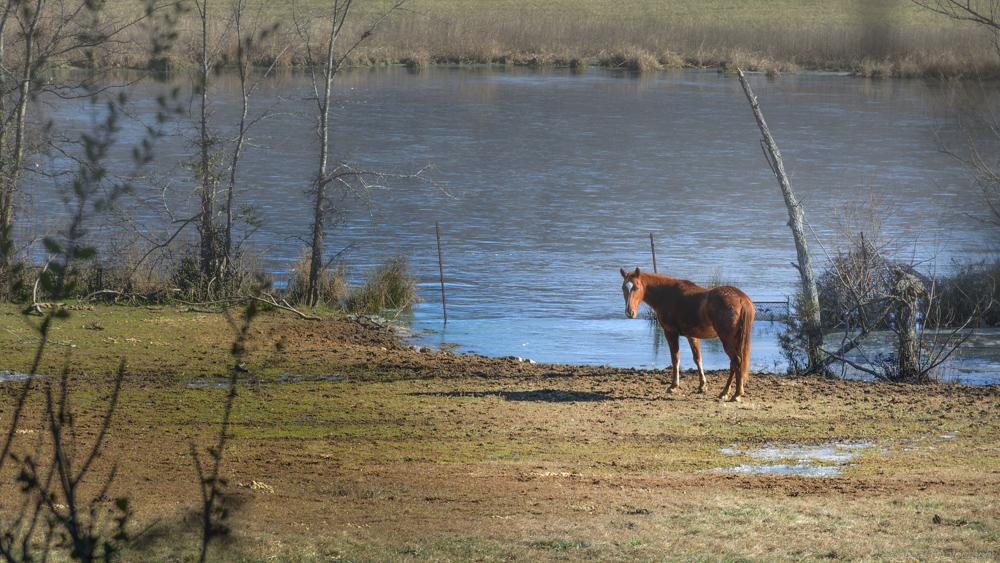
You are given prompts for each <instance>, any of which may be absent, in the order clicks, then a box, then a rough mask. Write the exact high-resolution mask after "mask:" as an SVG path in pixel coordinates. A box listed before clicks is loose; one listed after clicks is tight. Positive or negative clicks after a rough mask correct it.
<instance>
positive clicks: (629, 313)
mask: <svg viewBox="0 0 1000 563" xmlns="http://www.w3.org/2000/svg"><path fill="white" fill-rule="evenodd" d="M621 271H622V278H624V280H625V281H623V282H622V294H624V295H625V316H626V317H628V318H630V319H634V318H635V315H636V312H635V311H636V309H637V308H638V307H639V303H641V302H642V296H643V295H645V293H646V288H645V287H643V285H642V282H641V281H640V280H639V268H636V269H634V270H632V271H631V272H628V273H626V272H625V268H622V269H621Z"/></svg>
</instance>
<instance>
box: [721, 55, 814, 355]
mask: <svg viewBox="0 0 1000 563" xmlns="http://www.w3.org/2000/svg"><path fill="white" fill-rule="evenodd" d="M737 72H738V74H739V77H740V84H741V85H742V86H743V93H744V94H746V96H747V100H749V101H750V108H751V109H753V116H754V118H755V119H756V120H757V126H758V127H759V128H760V132H761V134H762V135H763V136H764V138H763V139H762V140H761V142H760V144H761V148H763V150H764V156H765V157H766V158H767V163H768V165H769V166H770V167H771V172H773V173H774V177H775V178H777V179H778V186H779V187H780V188H781V195H782V196H783V197H784V199H785V207H786V208H788V226H789V227H790V228H791V229H792V238H794V239H795V251H796V254H797V255H798V264H794V263H793V264H792V265H793V266H795V268H796V269H797V270H798V271H799V276H800V277H801V278H802V293H803V297H804V298H805V303H804V308H805V310H804V311H801V313H803V314H804V317H805V320H804V323H803V324H804V329H805V333H806V339H807V343H806V354H807V355H808V357H809V366H808V367H807V371H813V370H814V369H816V368H817V367H819V366H822V364H823V355H824V354H823V331H822V325H821V324H820V314H819V313H820V308H819V291H818V290H817V289H816V277H815V276H814V275H813V269H812V263H811V261H810V260H809V245H808V244H806V234H805V227H804V225H805V213H804V212H803V211H802V204H800V203H799V202H798V200H797V199H796V198H795V192H793V191H792V185H791V183H790V182H789V181H788V176H787V175H786V174H785V166H784V164H783V163H782V161H781V152H780V151H778V145H777V144H776V143H775V142H774V138H773V137H772V136H771V132H770V131H769V130H768V128H767V123H765V122H764V115H763V114H762V113H761V111H760V106H759V105H758V104H757V98H756V97H755V96H754V95H753V91H752V90H751V89H750V84H749V83H747V80H746V76H744V75H743V71H742V70H738V71H737Z"/></svg>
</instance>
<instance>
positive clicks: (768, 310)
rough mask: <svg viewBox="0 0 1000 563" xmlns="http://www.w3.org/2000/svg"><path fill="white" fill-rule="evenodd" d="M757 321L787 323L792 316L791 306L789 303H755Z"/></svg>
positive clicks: (755, 318)
mask: <svg viewBox="0 0 1000 563" xmlns="http://www.w3.org/2000/svg"><path fill="white" fill-rule="evenodd" d="M753 305H754V307H755V308H756V309H757V314H756V315H754V320H757V321H785V320H788V317H789V316H791V305H790V304H789V303H788V301H754V302H753Z"/></svg>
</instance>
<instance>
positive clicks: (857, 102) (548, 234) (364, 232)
mask: <svg viewBox="0 0 1000 563" xmlns="http://www.w3.org/2000/svg"><path fill="white" fill-rule="evenodd" d="M750 80H751V82H752V83H753V87H754V91H755V92H756V94H757V96H758V98H759V101H760V103H761V107H762V109H763V111H764V115H765V117H766V118H767V119H768V124H769V126H770V128H771V132H772V134H773V135H774V136H775V138H776V140H777V142H778V143H779V146H780V148H781V150H782V154H783V157H784V159H785V166H786V169H787V170H788V171H789V174H790V175H791V180H792V184H793V187H794V189H795V191H796V193H797V195H798V197H799V200H800V201H801V202H802V203H803V205H804V206H805V210H806V217H807V219H808V221H809V226H810V228H811V231H812V232H813V233H814V235H815V237H816V238H815V239H814V240H813V241H810V244H811V245H812V248H813V251H814V254H815V259H816V260H817V261H820V262H821V261H822V259H823V258H822V257H823V255H824V253H825V252H832V251H833V249H835V248H836V242H837V240H838V239H839V238H840V237H841V235H840V232H841V227H842V225H840V224H838V222H837V220H836V213H835V212H834V210H835V209H836V208H838V207H840V206H842V205H843V204H844V202H845V201H847V200H848V199H851V198H853V197H855V195H856V194H857V193H858V192H859V187H860V186H865V185H873V184H874V185H879V186H882V187H883V189H884V191H885V194H886V199H887V200H888V201H890V202H892V203H893V204H895V205H894V212H893V214H892V215H891V216H888V217H885V218H884V229H885V231H886V232H891V233H893V236H894V237H895V239H896V240H898V241H899V242H900V248H901V252H903V253H904V254H905V255H906V256H907V257H912V258H913V259H914V260H915V261H917V262H919V263H920V264H921V265H922V266H921V267H923V268H924V269H925V270H933V269H935V267H936V266H935V264H940V265H942V268H943V267H944V266H947V265H948V264H950V262H951V260H952V259H953V258H962V259H966V258H970V257H971V258H975V257H979V256H982V253H983V252H984V245H983V243H982V241H981V239H980V233H979V232H978V229H979V228H978V227H977V226H976V225H975V224H974V222H972V221H970V220H969V219H968V215H969V214H970V213H973V214H974V213H975V212H976V209H975V208H974V202H975V198H974V195H975V194H974V192H975V188H974V187H970V184H969V181H968V179H967V178H966V176H965V174H964V171H963V170H962V169H961V167H960V166H959V165H958V164H957V163H956V162H955V161H953V160H952V159H951V158H950V157H948V156H947V155H944V154H942V153H940V152H939V151H938V150H937V144H936V137H935V134H934V131H933V130H932V127H931V123H930V121H929V117H928V116H929V115H930V114H932V113H933V111H934V107H935V106H934V98H933V95H934V87H933V85H932V84H931V83H925V82H922V81H916V80H908V81H899V80H877V81H872V80H863V79H858V78H853V77H848V76H837V75H828V74H816V73H801V74H796V75H788V76H782V77H781V78H780V79H778V80H768V79H765V78H763V77H762V76H757V75H754V76H751V77H750ZM219 84H220V90H217V92H218V94H217V95H218V96H219V99H220V100H221V99H227V98H233V99H235V95H236V91H235V89H234V88H233V87H232V86H227V85H226V84H227V82H226V81H225V77H223V78H221V79H220V83H219ZM174 85H175V84H158V83H150V84H144V85H141V86H137V87H135V88H133V93H132V99H133V100H135V106H136V107H135V108H134V109H135V111H136V112H138V113H142V112H146V113H151V112H152V111H154V110H155V107H156V104H155V99H156V96H157V95H159V94H160V93H162V92H163V91H165V90H167V89H169V88H171V87H173V86H174ZM226 88H230V90H227V89H226ZM188 89H189V88H188ZM309 90H310V86H309V83H308V81H307V80H306V79H305V77H304V76H302V75H301V74H297V73H295V72H288V73H283V74H281V75H279V76H277V77H276V78H275V79H274V80H271V81H268V82H267V83H266V84H265V85H264V86H263V87H262V89H261V90H260V91H259V92H260V97H259V98H258V104H259V106H258V108H263V107H271V105H272V104H277V106H276V107H277V109H278V110H279V111H281V112H283V113H282V115H283V117H282V118H281V119H271V120H264V121H262V122H260V123H259V124H258V125H257V128H256V129H255V130H254V133H253V134H254V136H255V146H261V147H265V148H262V149H254V150H252V151H250V152H248V154H247V156H246V158H245V160H244V162H245V165H246V168H245V169H244V172H243V174H244V180H245V183H246V186H245V187H246V190H247V191H246V192H244V197H246V198H247V199H248V200H249V201H253V202H255V203H258V204H259V205H260V206H261V218H262V220H263V227H262V228H261V229H260V230H259V231H257V233H256V234H255V235H254V237H255V238H254V240H255V241H256V245H257V247H258V248H260V249H266V253H267V258H268V260H269V262H268V263H269V264H270V267H271V268H272V269H273V270H274V271H276V272H277V273H278V277H279V280H280V279H282V277H283V275H284V272H287V271H288V270H289V269H290V268H291V263H292V262H293V261H294V260H295V259H296V258H298V257H299V256H300V255H301V253H302V243H301V242H300V241H302V240H305V239H307V238H308V227H309V224H308V220H307V219H304V218H307V217H309V216H310V204H309V201H308V200H307V198H306V197H305V196H304V195H303V190H304V188H305V187H307V186H308V185H309V184H310V182H311V180H312V174H313V170H314V169H315V166H314V164H313V162H314V160H315V159H316V151H317V148H316V144H315V142H314V140H313V133H312V127H311V124H310V122H309V121H308V116H309V115H311V113H310V112H311V111H314V102H312V101H310V100H309V98H308V96H309ZM337 96H338V97H339V100H340V102H341V110H340V111H339V113H338V115H337V117H336V120H335V133H334V134H335V145H336V150H337V151H338V152H339V154H340V155H342V156H346V155H350V157H351V158H352V159H353V160H354V161H356V162H357V163H358V164H360V165H362V166H364V167H372V168H379V169H384V170H397V171H408V170H411V169H414V168H418V167H420V166H422V165H424V164H426V163H433V164H434V165H435V166H436V172H435V173H434V174H433V179H434V180H435V182H436V185H434V186H430V185H425V184H411V183H405V182H400V183H397V184H395V185H393V186H392V189H391V190H385V191H380V192H378V193H376V194H374V196H375V200H376V202H377V204H378V210H377V212H376V214H375V220H376V221H375V223H374V225H373V223H372V221H371V218H370V216H369V214H368V213H367V211H366V210H365V209H364V208H363V207H362V206H360V205H357V206H355V207H354V208H353V209H351V208H350V205H348V210H349V213H348V214H347V215H346V217H345V222H344V223H343V224H342V226H340V227H338V229H337V230H335V231H334V232H333V233H331V236H330V237H329V239H328V246H329V247H330V248H331V249H342V248H348V247H349V246H350V247H351V248H350V250H349V252H348V253H347V256H346V259H347V260H348V262H349V263H351V264H353V265H356V266H357V271H356V273H358V274H359V275H360V272H361V270H362V269H363V268H364V267H365V266H366V265H369V264H377V263H379V262H381V260H382V258H383V257H384V256H386V255H390V254H395V255H403V256H406V257H408V258H409V259H410V260H411V263H412V265H413V267H414V271H415V273H416V274H417V275H418V276H419V278H420V290H421V296H422V298H423V299H424V302H423V303H421V304H420V305H419V306H418V307H416V309H415V311H414V312H413V315H412V317H411V318H412V320H413V322H414V324H415V325H416V328H417V329H419V330H424V329H427V330H431V331H433V332H434V334H433V335H432V336H430V337H428V339H427V341H428V344H432V345H433V344H435V343H436V344H444V343H457V344H459V345H460V350H463V351H469V350H472V351H476V352H478V353H481V354H489V355H498V356H506V355H517V356H524V357H529V358H532V359H535V360H537V361H546V362H560V363H587V364H597V365H601V364H610V365H617V366H636V367H639V366H643V367H647V368H654V367H655V368H661V367H665V366H666V365H667V364H669V353H668V352H667V350H666V348H665V347H664V346H662V345H661V343H660V341H659V340H658V339H657V338H655V337H654V336H653V335H652V334H650V329H649V328H648V326H647V325H646V324H645V323H643V322H642V321H629V320H628V319H625V318H624V314H623V312H622V309H623V303H621V299H622V297H621V293H620V283H621V278H620V276H619V273H618V269H619V268H620V267H627V268H629V269H631V268H633V267H636V266H639V267H641V268H644V269H648V270H651V269H652V267H651V264H652V260H651V256H650V246H649V242H650V241H649V237H650V234H652V235H653V237H654V239H655V242H656V249H657V265H658V266H659V270H660V271H661V272H666V273H670V274H671V275H675V276H678V277H683V278H686V279H691V280H693V281H695V282H701V283H704V282H706V281H707V280H709V279H710V278H713V277H721V278H722V279H723V281H724V282H725V283H729V284H732V285H736V286H738V287H740V288H741V289H743V290H744V291H745V292H746V293H747V294H748V295H749V296H750V297H751V298H752V299H754V300H755V301H784V300H785V299H786V298H787V297H788V296H789V295H791V294H792V293H793V292H794V291H795V287H796V283H797V272H796V271H795V269H794V268H793V267H792V266H791V263H792V262H794V261H795V249H794V246H793V244H792V241H791V236H790V235H789V231H788V228H787V226H786V223H787V221H788V217H787V212H786V210H785V207H784V204H783V202H782V199H781V196H780V192H779V190H778V188H777V184H776V182H775V179H774V177H773V175H772V174H771V172H770V170H769V169H768V167H767V165H766V163H765V162H764V159H763V157H762V155H761V152H760V147H759V142H758V140H759V136H760V133H759V131H758V129H757V126H756V124H755V122H754V120H753V116H752V113H751V112H750V109H749V107H748V106H747V103H746V99H745V98H744V97H743V92H742V89H741V88H740V86H739V82H738V81H737V79H736V78H735V77H733V76H731V75H726V74H718V73H715V72H704V71H697V70H684V71H669V72H657V73H647V74H643V75H641V76H636V75H630V74H627V73H621V72H616V71H609V70H606V69H596V68H593V69H587V70H586V72H584V73H578V74H574V73H571V72H570V71H569V70H568V69H552V68H547V69H527V68H510V67H499V68H496V67H489V68H482V67H480V68H473V69H469V68H467V67H462V68H454V67H433V68H429V69H426V70H423V71H421V72H419V73H411V72H407V71H406V70H405V69H402V68H389V69H374V70H360V71H352V72H346V73H344V74H343V75H342V76H341V77H340V78H338V79H337ZM83 109H84V108H82V107H80V106H79V105H74V104H73V103H72V102H58V103H55V104H53V105H52V106H48V107H47V110H46V111H47V112H48V117H50V118H51V119H52V120H53V122H54V124H55V125H56V126H57V127H59V128H67V127H72V126H78V127H86V126H87V124H88V120H89V118H88V113H87V112H86V111H82V110H83ZM214 109H215V111H216V113H215V114H214V119H215V123H216V124H217V126H218V127H219V128H220V129H225V127H226V124H231V123H234V122H235V111H237V109H238V104H225V103H220V104H218V105H216V106H215V108H214ZM258 111H260V109H258ZM296 116H301V118H297V117H296ZM74 124H75V125H74ZM938 125H941V124H938ZM127 131H128V128H126V133H127ZM941 131H942V132H943V133H944V134H947V132H948V129H947V124H944V127H943V128H942V129H941ZM190 151H191V148H190V145H188V144H187V143H186V141H184V139H183V138H181V137H177V138H167V139H164V140H163V141H162V142H161V143H160V145H159V146H158V150H157V156H158V157H159V159H160V165H161V166H163V167H164V168H166V167H168V166H170V165H172V164H173V163H174V162H175V161H176V160H178V159H181V158H184V157H185V155H187V154H189V153H190ZM56 157H57V155H56V156H53V158H56ZM129 163H130V157H129V155H128V154H126V153H125V152H123V153H122V155H121V167H122V168H125V167H126V166H127V164H129ZM181 176H183V175H181ZM56 187H57V186H54V185H51V184H48V183H43V185H40V186H37V190H35V191H34V193H35V194H36V197H35V198H34V201H33V207H32V208H31V210H30V213H29V214H30V216H31V218H32V221H35V223H34V227H33V229H34V232H35V233H38V232H40V231H44V230H45V229H48V228H54V227H52V226H53V225H58V222H59V221H58V219H57V218H56V217H54V216H53V215H54V214H58V213H60V212H64V210H65V208H64V207H63V206H62V205H61V203H60V202H61V201H62V200H61V196H60V195H59V193H58V192H57V191H56V189H55V188H56ZM137 193H139V195H145V196H148V197H150V198H153V196H155V194H156V193H157V192H156V191H155V190H153V189H152V188H151V187H148V188H145V189H144V188H143V187H142V186H138V187H137ZM190 194H191V186H190V185H188V184H187V182H186V180H184V179H183V178H180V177H179V178H177V179H176V181H175V185H174V187H173V188H172V191H170V192H169V197H170V198H172V200H171V201H170V204H171V205H172V206H174V207H175V208H176V209H175V215H174V217H188V216H191V215H192V213H193V211H192V210H193V206H194V205H196V202H195V201H194V200H193V199H191V198H190V197H189V196H190ZM342 203H344V204H345V205H346V204H350V202H349V201H345V202H342ZM185 206H188V208H187V209H185ZM161 215H163V214H162V213H161V214H159V215H158V214H156V213H152V212H149V213H147V214H146V215H144V216H143V217H142V218H143V220H145V221H150V222H153V221H155V220H157V218H158V217H160V216H161ZM163 216H164V217H166V216H165V215H163ZM435 222H439V223H440V230H441V239H442V241H441V244H442V247H443V248H442V249H443V255H444V277H445V280H444V281H445V290H446V293H447V305H448V323H447V325H445V323H444V322H443V314H442V305H441V293H440V289H439V288H440V286H439V283H440V280H439V277H438V264H437V246H436V241H435V228H434V226H435ZM163 226H164V228H167V227H169V226H170V224H169V222H165V223H164V225H163ZM22 240H23V239H22ZM351 245H353V246H351ZM929 273H932V272H929ZM775 334H776V329H775V327H774V325H773V324H772V323H766V322H758V323H756V324H755V327H754V334H753V356H752V364H753V365H754V367H755V368H758V369H774V368H775V366H776V365H778V364H780V363H781V359H780V354H778V353H777V345H776V340H775ZM684 348H686V347H684ZM703 352H704V355H705V364H706V367H707V368H709V369H719V368H724V367H727V366H728V363H729V362H728V358H726V357H725V355H724V354H723V353H722V352H721V347H719V346H718V345H717V341H715V342H713V341H709V342H705V343H704V348H703ZM681 357H682V360H681V361H682V363H683V364H684V365H685V366H688V367H690V366H691V363H690V352H689V351H687V350H686V349H684V350H682V355H681ZM962 361H963V362H966V360H962ZM965 365H973V364H970V363H965V364H963V366H965ZM974 369H979V368H978V367H976V368H974ZM989 369H993V368H989Z"/></svg>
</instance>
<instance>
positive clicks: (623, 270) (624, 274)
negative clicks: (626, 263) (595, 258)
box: [619, 268, 628, 278]
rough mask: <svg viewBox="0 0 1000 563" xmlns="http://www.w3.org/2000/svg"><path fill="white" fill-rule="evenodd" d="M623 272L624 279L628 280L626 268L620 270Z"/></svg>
mask: <svg viewBox="0 0 1000 563" xmlns="http://www.w3.org/2000/svg"><path fill="white" fill-rule="evenodd" d="M619 269H620V270H621V271H622V277H623V278H627V277H628V274H626V273H625V268H619Z"/></svg>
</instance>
